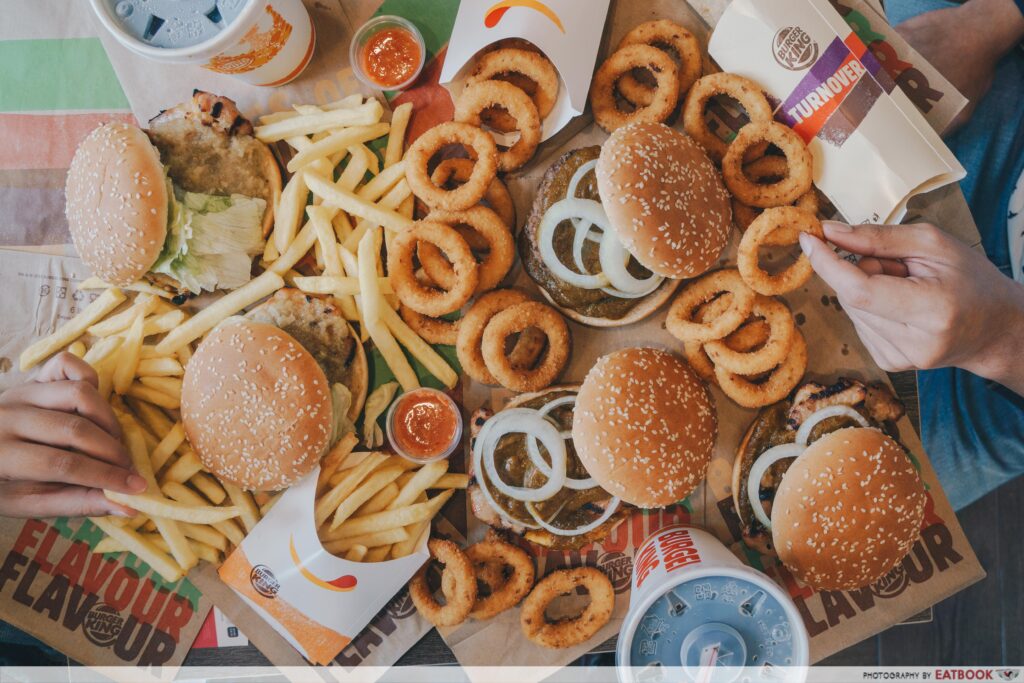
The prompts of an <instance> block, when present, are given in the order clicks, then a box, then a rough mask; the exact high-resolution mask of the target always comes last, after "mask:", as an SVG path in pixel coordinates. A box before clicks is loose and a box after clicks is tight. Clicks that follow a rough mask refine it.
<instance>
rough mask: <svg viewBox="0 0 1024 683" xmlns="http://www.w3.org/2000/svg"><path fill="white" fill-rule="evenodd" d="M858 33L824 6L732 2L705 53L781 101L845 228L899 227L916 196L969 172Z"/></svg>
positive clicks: (781, 111)
mask: <svg viewBox="0 0 1024 683" xmlns="http://www.w3.org/2000/svg"><path fill="white" fill-rule="evenodd" d="M861 33H863V31H861V32H857V31H855V30H854V29H853V28H851V26H850V24H848V23H847V22H846V20H844V19H843V17H842V16H840V14H839V12H838V11H836V10H835V9H834V8H833V7H832V5H830V4H829V3H828V1H827V0H734V1H733V2H732V4H730V5H729V7H728V8H727V9H726V10H725V13H724V14H723V15H722V17H721V19H720V20H719V23H718V25H717V26H716V27H715V32H714V34H713V35H712V37H711V42H710V45H709V46H708V51H709V53H710V54H711V57H712V59H714V60H715V61H716V62H717V63H718V65H719V66H720V67H721V68H722V69H723V70H724V71H727V72H731V73H737V74H740V75H742V76H746V77H748V78H750V79H752V80H754V81H756V82H757V83H759V84H761V85H762V86H763V87H764V88H765V89H766V91H767V92H768V94H769V96H770V97H771V98H772V100H773V101H775V102H778V103H779V104H778V108H777V110H776V114H775V118H776V120H778V121H780V122H782V123H784V124H786V125H787V126H789V127H791V128H792V129H793V130H794V131H796V133H797V134H799V135H800V137H802V138H803V140H804V142H806V143H807V145H808V148H809V149H810V151H811V154H812V156H813V157H814V182H815V184H816V185H817V186H818V187H819V188H820V189H821V191H822V192H824V193H825V195H826V196H827V197H828V198H829V199H830V200H831V201H832V203H833V204H834V205H835V206H836V208H837V209H838V210H839V212H840V214H842V215H843V216H844V217H845V218H846V220H847V221H849V222H851V223H899V222H900V221H901V220H902V219H903V217H904V215H905V214H906V210H907V202H908V201H909V200H910V198H911V197H913V196H914V195H916V194H920V193H922V192H928V191H929V190H934V189H936V188H939V187H942V186H944V185H948V184H949V183H952V182H955V181H957V180H960V179H961V178H963V177H964V175H965V171H964V169H963V167H962V166H961V165H960V163H959V162H958V161H957V160H956V157H954V156H953V153H952V152H950V151H949V149H948V148H947V147H946V145H945V144H944V143H943V142H942V139H941V138H940V137H939V135H938V133H936V132H935V130H934V129H933V128H932V126H931V125H930V124H929V123H928V120H927V119H926V118H925V117H924V115H922V114H921V112H920V111H919V110H918V108H917V107H916V106H915V104H914V103H913V102H912V101H911V99H910V97H908V96H907V94H906V93H905V92H904V91H903V89H902V88H900V87H898V86H897V82H896V80H895V79H894V78H893V77H892V76H891V75H890V73H889V71H887V70H886V69H885V68H883V66H882V63H883V62H882V61H880V60H879V59H878V58H877V57H876V56H875V54H874V53H872V52H871V51H870V50H868V47H867V45H866V44H865V42H864V40H863V39H862V38H861ZM869 35H871V36H872V37H874V34H869ZM910 82H911V83H916V82H915V81H910ZM894 150H899V153H898V154H894V153H893V151H894Z"/></svg>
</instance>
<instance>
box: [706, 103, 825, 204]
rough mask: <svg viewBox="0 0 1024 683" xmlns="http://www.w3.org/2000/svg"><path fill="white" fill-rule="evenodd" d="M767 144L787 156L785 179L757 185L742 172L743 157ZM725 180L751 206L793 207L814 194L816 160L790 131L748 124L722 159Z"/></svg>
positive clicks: (777, 125) (778, 125) (770, 124)
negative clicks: (800, 199)
mask: <svg viewBox="0 0 1024 683" xmlns="http://www.w3.org/2000/svg"><path fill="white" fill-rule="evenodd" d="M760 142H768V143H771V144H773V145H775V146H776V147H778V148H779V149H780V150H782V153H783V154H785V155H786V166H787V169H788V172H787V173H786V177H785V178H783V179H781V180H779V181H777V182H774V183H768V184H760V183H756V182H754V181H753V180H751V179H750V178H748V177H747V176H746V174H745V173H744V172H743V163H744V157H745V155H746V153H747V150H749V149H750V148H751V147H752V146H753V145H755V144H758V143H760ZM722 178H723V179H724V180H725V185H726V187H728V188H729V191H730V192H731V193H732V194H733V196H734V197H736V199H738V200H739V201H740V202H742V203H744V204H746V205H748V206H756V207H758V208H762V209H765V208H769V207H773V206H784V205H786V204H792V203H793V202H795V201H796V200H798V199H799V198H800V197H802V196H803V195H805V194H807V193H808V192H810V191H811V185H812V182H813V180H814V159H813V158H812V157H811V152H810V151H809V150H808V149H807V145H805V144H804V141H803V140H802V139H801V138H800V136H799V135H797V134H796V133H795V132H793V130H792V129H791V128H787V127H786V126H784V125H782V124H781V123H776V122H775V121H768V122H763V123H748V124H747V125H745V126H743V128H741V129H740V132H739V133H737V134H736V139H735V140H733V141H732V144H731V145H729V149H728V151H727V152H726V153H725V157H723V159H722Z"/></svg>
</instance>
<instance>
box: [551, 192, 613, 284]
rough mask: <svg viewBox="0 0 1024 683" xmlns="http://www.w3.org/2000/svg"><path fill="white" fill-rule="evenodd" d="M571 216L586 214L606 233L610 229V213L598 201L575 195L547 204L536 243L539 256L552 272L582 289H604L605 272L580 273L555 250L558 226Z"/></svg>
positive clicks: (581, 216) (586, 218) (577, 216)
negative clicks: (608, 214)
mask: <svg viewBox="0 0 1024 683" xmlns="http://www.w3.org/2000/svg"><path fill="white" fill-rule="evenodd" d="M571 218H583V219H585V220H587V221H589V222H590V223H592V224H593V225H596V226H597V227H599V228H601V229H602V230H603V231H604V232H605V234H608V233H609V231H610V227H609V223H608V217H607V216H606V215H605V213H604V209H603V208H602V207H601V204H600V203H599V202H595V201H594V200H592V199H579V198H575V197H573V198H567V199H562V200H560V201H557V202H555V203H554V204H552V205H551V206H549V207H548V210H547V211H545V212H544V217H543V218H541V221H540V227H538V228H537V247H538V249H539V250H540V258H541V260H542V261H543V262H544V265H546V266H547V267H548V270H550V271H551V273H552V275H554V276H555V277H557V278H558V279H559V280H562V281H563V282H566V283H568V284H570V285H573V286H574V287H579V288H580V289H601V288H602V287H605V286H607V285H608V284H609V282H610V281H609V279H608V277H607V276H606V275H605V274H604V273H599V274H597V275H588V274H583V273H577V272H575V271H574V270H572V269H571V268H569V267H568V266H566V265H565V264H564V263H562V261H561V260H560V259H559V258H558V254H557V253H555V243H554V238H555V230H556V229H557V228H558V225H559V224H560V223H561V222H562V221H565V220H569V219H571ZM574 226H575V224H574ZM603 244H604V241H602V245H603Z"/></svg>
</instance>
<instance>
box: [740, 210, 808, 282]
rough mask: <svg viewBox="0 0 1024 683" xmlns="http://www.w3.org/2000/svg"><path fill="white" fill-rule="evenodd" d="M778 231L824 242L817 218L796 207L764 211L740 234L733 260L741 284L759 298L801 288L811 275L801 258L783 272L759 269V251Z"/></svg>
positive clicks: (805, 260) (804, 260)
mask: <svg viewBox="0 0 1024 683" xmlns="http://www.w3.org/2000/svg"><path fill="white" fill-rule="evenodd" d="M781 228H789V229H792V230H795V231H797V232H806V233H809V234H811V235H814V236H815V237H818V238H820V239H824V238H825V234H824V232H823V231H822V228H821V221H819V220H818V218H817V216H815V215H814V214H811V213H808V212H806V211H804V210H802V209H798V208H797V207H795V206H777V207H775V208H771V209H765V210H764V213H762V214H761V215H760V216H758V217H757V219H756V220H755V221H754V222H753V223H751V224H750V227H749V228H747V231H746V232H745V233H743V239H741V240H740V246H739V250H738V254H737V257H736V266H737V267H738V268H739V272H740V275H741V276H742V277H743V280H744V282H746V283H747V285H748V286H749V287H750V288H751V289H753V290H754V291H755V292H757V293H758V294H764V295H772V294H785V293H786V292H791V291H793V290H794V289H797V288H799V287H802V286H803V285H804V284H805V283H806V282H807V281H808V280H809V279H810V278H811V275H812V274H813V273H814V271H813V269H812V268H811V262H810V261H809V260H808V259H807V257H806V256H805V255H804V254H800V256H799V257H797V260H796V261H795V262H794V263H793V264H791V265H790V266H788V267H787V268H786V269H785V270H783V271H782V272H779V273H776V274H774V275H773V274H770V273H768V272H766V271H765V270H764V269H763V268H761V264H760V260H759V258H760V257H759V251H760V247H761V245H762V244H763V243H764V240H765V238H767V237H768V236H769V235H771V234H773V233H775V232H776V231H777V230H779V229H781Z"/></svg>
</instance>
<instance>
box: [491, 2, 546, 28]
mask: <svg viewBox="0 0 1024 683" xmlns="http://www.w3.org/2000/svg"><path fill="white" fill-rule="evenodd" d="M513 7H524V8H526V9H532V10H533V11H534V12H538V13H540V14H543V15H544V16H545V17H547V18H548V19H549V20H550V21H551V23H552V24H554V25H555V26H557V27H558V30H559V31H561V32H562V33H565V26H563V25H562V20H561V19H559V18H558V15H557V14H555V13H554V11H552V9H551V8H550V7H548V6H547V5H545V4H544V3H543V2H539V1H538V0H502V1H501V2H498V3H495V4H494V5H491V6H490V7H489V8H488V9H487V11H486V12H485V13H484V26H486V27H487V28H494V27H495V26H497V25H498V22H499V21H501V18H502V17H504V16H505V12H508V11H509V10H510V9H512V8H513Z"/></svg>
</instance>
